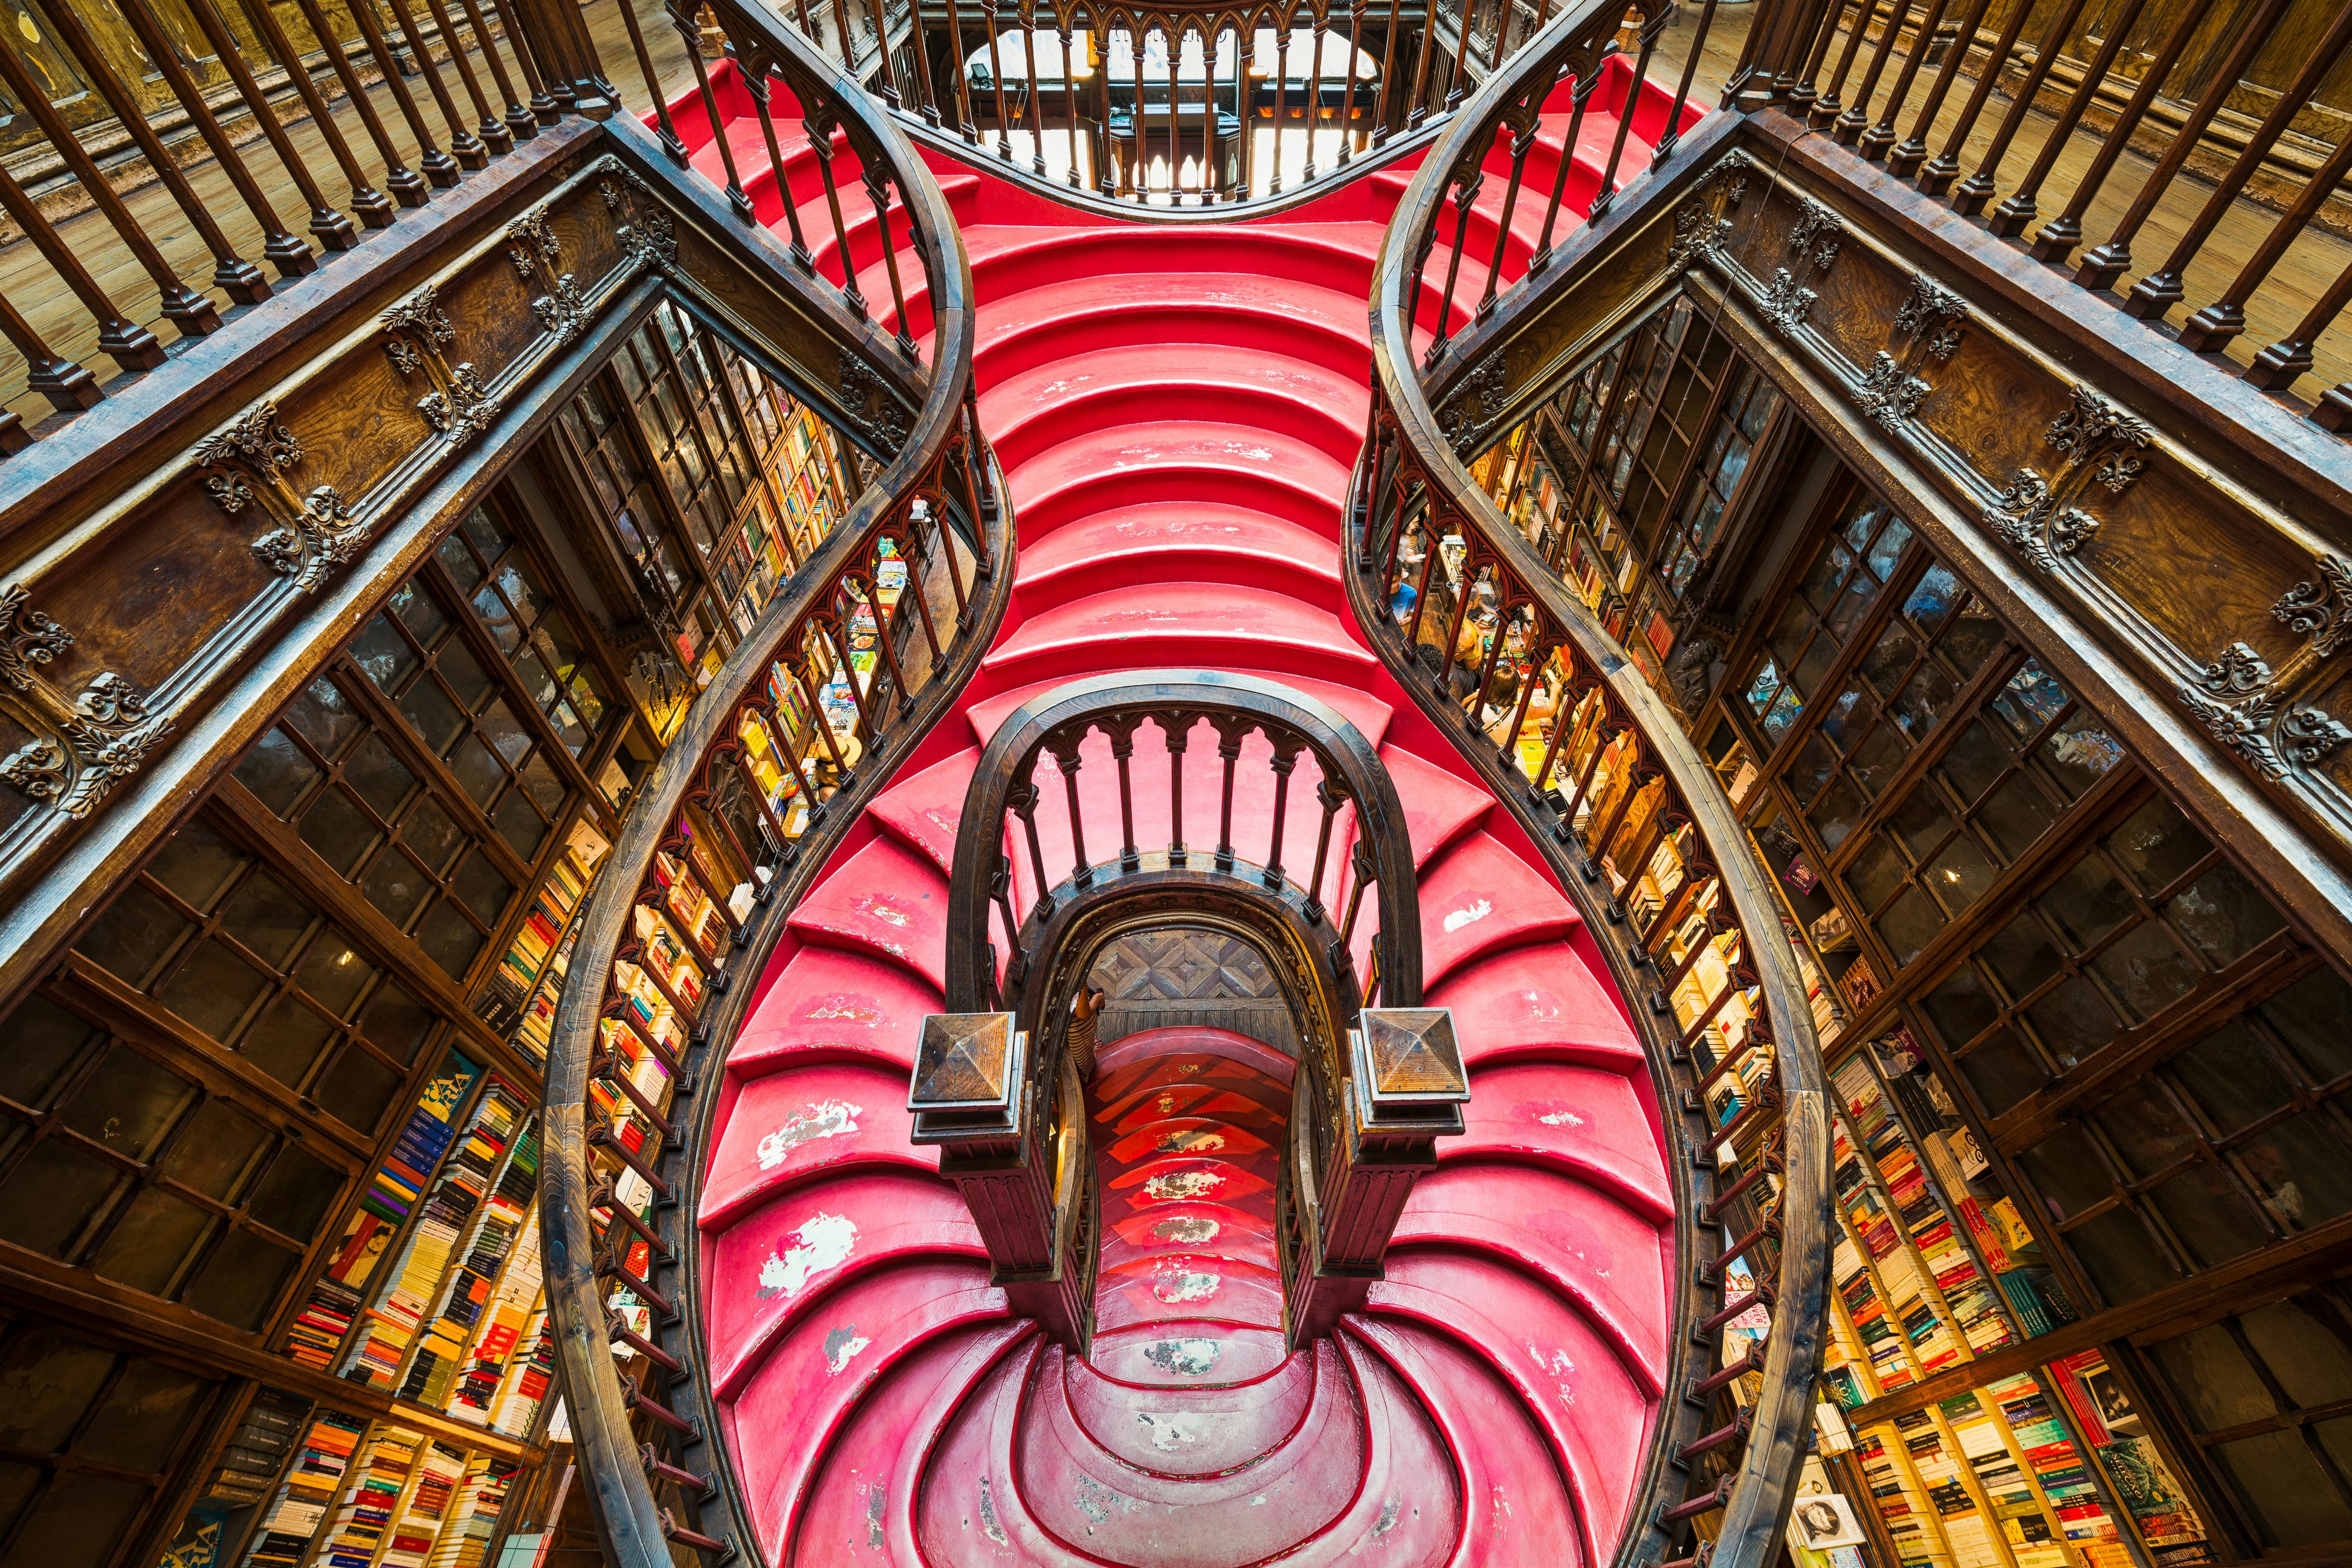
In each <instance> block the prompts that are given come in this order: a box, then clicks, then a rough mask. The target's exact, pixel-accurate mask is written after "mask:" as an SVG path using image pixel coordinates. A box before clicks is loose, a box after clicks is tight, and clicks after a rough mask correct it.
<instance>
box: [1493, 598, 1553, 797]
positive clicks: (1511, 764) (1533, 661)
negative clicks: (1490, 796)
mask: <svg viewBox="0 0 2352 1568" xmlns="http://www.w3.org/2000/svg"><path fill="white" fill-rule="evenodd" d="M1535 629H1536V623H1535V621H1534V618H1533V615H1532V612H1531V613H1530V616H1529V619H1528V643H1529V644H1531V646H1530V647H1529V649H1528V668H1527V673H1526V674H1523V675H1521V676H1520V677H1519V701H1518V706H1517V707H1516V708H1515V709H1513V710H1512V713H1511V722H1510V724H1509V726H1508V727H1507V728H1505V730H1504V731H1503V738H1502V739H1501V740H1499V741H1497V742H1496V745H1495V760H1496V761H1497V762H1500V763H1501V764H1502V765H1503V766H1504V767H1506V768H1510V769H1511V770H1512V771H1513V772H1515V773H1517V772H1519V771H1520V770H1521V768H1520V763H1519V759H1518V750H1519V736H1520V734H1521V732H1523V731H1524V730H1525V729H1526V728H1527V727H1528V708H1529V707H1530V706H1532V705H1533V704H1534V702H1535V695H1536V688H1537V687H1538V686H1539V685H1542V684H1543V667H1544V664H1545V662H1546V661H1547V660H1549V658H1550V657H1551V644H1549V643H1544V642H1541V641H1539V640H1538V638H1537V637H1536V635H1535ZM1552 729H1553V731H1554V733H1557V732H1558V731H1559V713H1558V712H1557V711H1555V712H1554V713H1553V715H1552Z"/></svg>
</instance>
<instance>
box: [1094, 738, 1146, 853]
mask: <svg viewBox="0 0 2352 1568" xmlns="http://www.w3.org/2000/svg"><path fill="white" fill-rule="evenodd" d="M1141 719H1142V715H1140V714H1138V715H1136V716H1133V717H1130V718H1123V719H1122V718H1112V719H1110V720H1108V722H1107V723H1106V724H1105V726H1104V727H1105V729H1106V730H1107V731H1108V733H1109V736H1110V755H1111V760H1112V761H1114V762H1116V763H1118V831H1119V841H1118V869H1119V870H1121V871H1134V870H1136V869H1137V868H1138V867H1139V866H1140V865H1142V863H1143V859H1142V855H1141V853H1140V852H1139V851H1138V850H1137V849H1136V847H1135V789H1134V785H1133V781H1132V779H1130V778H1129V762H1130V760H1131V759H1132V758H1134V756H1135V727H1136V725H1137V724H1138V723H1139V722H1140V721H1141Z"/></svg>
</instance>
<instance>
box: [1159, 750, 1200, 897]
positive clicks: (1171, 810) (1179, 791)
mask: <svg viewBox="0 0 2352 1568" xmlns="http://www.w3.org/2000/svg"><path fill="white" fill-rule="evenodd" d="M1159 717H1160V737H1161V738H1162V739H1163V740H1164V741H1165V742H1166V743H1167V746H1168V863H1169V864H1170V865H1171V866H1179V867H1181V866H1184V865H1188V864H1190V863H1191V862H1192V855H1191V853H1190V852H1188V851H1187V850H1186V849H1185V848H1184V751H1185V747H1187V746H1189V745H1190V744H1191V742H1192V725H1193V724H1194V722H1195V716H1193V715H1192V714H1183V713H1178V714H1161V715H1160V716H1159Z"/></svg>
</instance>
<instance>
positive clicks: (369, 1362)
mask: <svg viewBox="0 0 2352 1568" xmlns="http://www.w3.org/2000/svg"><path fill="white" fill-rule="evenodd" d="M521 1113H522V1111H521V1105H520V1095H519V1094H518V1093H517V1092H516V1091H515V1090H514V1089H513V1088H511V1087H510V1086H509V1085H508V1084H507V1083H506V1082H503V1081H502V1080H500V1079H498V1078H492V1079H491V1080H490V1082H489V1086H488V1088H487V1089H486V1090H485V1091H484V1092H483V1094H482V1097H481V1103H480V1105H479V1107H478V1109H477V1110H476V1111H475V1113H474V1116H473V1119H472V1121H471V1123H470V1124H468V1125H467V1128H466V1135H465V1136H464V1137H463V1138H462V1139H460V1140H458V1141H457V1148H456V1150H455V1151H454V1152H453V1153H452V1154H451V1155H450V1156H449V1158H448V1160H447V1162H446V1165H445V1166H443V1168H442V1171H441V1174H440V1176H438V1178H436V1180H435V1181H434V1182H433V1185H432V1187H431V1189H430V1193H429V1196H427V1197H426V1198H425V1203H424V1205H423V1207H422V1209H421V1211H420V1212H419V1213H418V1215H417V1218H416V1223H415V1225H414V1226H413V1227H412V1228H410V1230H409V1234H408V1243H407V1255H406V1256H405V1257H404V1258H403V1259H402V1260H401V1264H400V1267H399V1268H398V1269H397V1270H393V1271H392V1272H391V1273H390V1275H389V1277H388V1281H387V1283H386V1286H385V1288H384V1290H383V1293H382V1295H381V1297H380V1298H379V1299H378V1301H377V1302H376V1304H375V1305H374V1306H373V1307H372V1308H371V1309H369V1312H368V1326H367V1328H366V1330H365V1331H364V1333H362V1335H361V1337H360V1339H359V1341H358V1343H357V1344H356V1346H355V1347H354V1349H353V1351H352V1357H351V1364H350V1366H349V1367H348V1368H347V1369H346V1371H345V1373H344V1375H345V1376H347V1377H352V1379H353V1381H355V1382H364V1383H366V1384H368V1385H371V1386H373V1387H377V1388H387V1387H391V1386H393V1385H394V1382H395V1381H396V1380H397V1379H398V1376H399V1374H400V1366H401V1362H402V1360H403V1358H404V1357H405V1356H406V1354H407V1353H408V1346H409V1343H410V1342H411V1341H412V1340H413V1339H415V1336H416V1332H417V1329H418V1328H419V1327H420V1326H421V1324H422V1323H423V1322H424V1319H425V1314H426V1312H428V1311H430V1310H431V1307H432V1303H433V1301H435V1299H436V1297H437V1296H438V1295H439V1294H440V1291H441V1285H442V1282H443V1281H445V1280H446V1279H447V1278H448V1277H449V1273H450V1268H451V1264H452V1261H453V1260H455V1259H456V1258H457V1256H458V1254H459V1250H460V1249H459V1242H460V1239H461V1238H462V1237H463V1236H464V1234H465V1231H466V1228H467V1225H468V1224H469V1223H470V1222H471V1220H472V1218H473V1216H474V1212H475V1210H476V1209H478V1207H480V1206H481V1201H482V1196H483V1194H484V1193H486V1192H487V1191H488V1189H489V1186H490V1183H491V1182H492V1181H493V1180H494V1179H496V1176H497V1174H498V1167H499V1164H500V1162H501V1161H503V1160H504V1158H505V1156H506V1147H507V1144H508V1141H509V1139H510V1138H511V1137H512V1136H513V1134H514V1127H515V1124H516V1122H517V1120H518V1119H519V1118H520V1115H521ZM427 1370H428V1373H429V1371H430V1369H429V1368H428V1369H427Z"/></svg>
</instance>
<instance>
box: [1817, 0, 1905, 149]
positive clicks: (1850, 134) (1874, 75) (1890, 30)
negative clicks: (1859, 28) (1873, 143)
mask: <svg viewBox="0 0 2352 1568" xmlns="http://www.w3.org/2000/svg"><path fill="white" fill-rule="evenodd" d="M1910 19H1911V0H1895V9H1894V10H1893V11H1891V12H1889V13H1888V15H1887V18H1886V28H1885V31H1884V32H1882V33H1880V34H1879V35H1878V47H1876V48H1875V49H1873V50H1872V51H1871V54H1870V68H1869V69H1868V70H1866V71H1864V72H1863V75H1862V85H1861V86H1860V87H1857V88H1855V89H1853V102H1852V103H1850V104H1848V105H1846V107H1845V111H1844V112H1843V114H1840V115H1839V116H1838V117H1837V119H1836V120H1835V121H1834V122H1832V126H1831V133H1832V135H1833V136H1835V137H1836V139H1837V141H1838V142H1839V143H1840V144H1841V145H1843V146H1846V147H1851V146H1853V144H1854V143H1855V142H1856V141H1859V140H1860V139H1861V136H1862V132H1863V131H1864V128H1865V127H1866V126H1868V125H1869V124H1870V100H1871V99H1872V98H1874V96H1876V94H1877V92H1878V78H1879V77H1880V76H1881V75H1882V74H1883V73H1884V72H1885V69H1886V62H1887V60H1888V59H1889V58H1891V57H1893V56H1894V53H1895V41H1896V40H1897V39H1899V38H1900V37H1902V36H1903V24H1904V23H1906V22H1907V21H1909V20H1910Z"/></svg>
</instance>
